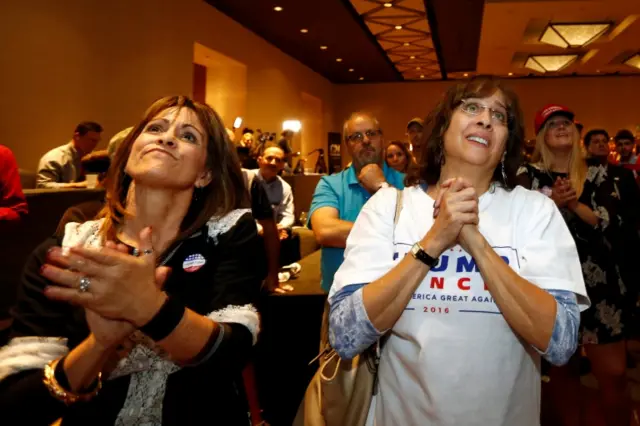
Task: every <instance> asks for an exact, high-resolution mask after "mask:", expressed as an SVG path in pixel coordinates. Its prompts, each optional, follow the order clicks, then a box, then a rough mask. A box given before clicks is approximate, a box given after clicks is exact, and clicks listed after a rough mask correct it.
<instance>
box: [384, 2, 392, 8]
mask: <svg viewBox="0 0 640 426" xmlns="http://www.w3.org/2000/svg"><path fill="white" fill-rule="evenodd" d="M391 6H393V5H392V4H391V3H385V4H384V7H391Z"/></svg>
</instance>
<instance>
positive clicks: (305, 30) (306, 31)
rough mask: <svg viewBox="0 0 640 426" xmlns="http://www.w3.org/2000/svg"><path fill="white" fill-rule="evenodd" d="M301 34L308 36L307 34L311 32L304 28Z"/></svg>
mask: <svg viewBox="0 0 640 426" xmlns="http://www.w3.org/2000/svg"><path fill="white" fill-rule="evenodd" d="M300 32H301V33H302V34H306V33H308V32H309V30H308V29H306V28H303V29H301V30H300Z"/></svg>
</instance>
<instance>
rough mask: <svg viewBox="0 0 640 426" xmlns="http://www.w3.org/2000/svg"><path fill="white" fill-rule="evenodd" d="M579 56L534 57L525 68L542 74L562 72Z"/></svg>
mask: <svg viewBox="0 0 640 426" xmlns="http://www.w3.org/2000/svg"><path fill="white" fill-rule="evenodd" d="M576 59H578V55H533V56H529V58H527V61H526V62H525V64H524V66H525V67H526V68H529V69H531V70H534V71H538V72H541V73H545V72H555V71H560V70H562V69H564V68H566V67H568V66H569V65H570V64H571V63H572V62H573V61H575V60H576Z"/></svg>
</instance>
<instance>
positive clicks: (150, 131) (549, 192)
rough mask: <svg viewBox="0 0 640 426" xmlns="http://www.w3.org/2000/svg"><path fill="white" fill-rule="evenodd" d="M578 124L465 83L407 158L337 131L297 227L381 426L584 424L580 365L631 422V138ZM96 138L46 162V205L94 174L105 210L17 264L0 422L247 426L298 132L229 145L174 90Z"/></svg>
mask: <svg viewBox="0 0 640 426" xmlns="http://www.w3.org/2000/svg"><path fill="white" fill-rule="evenodd" d="M528 118H532V119H533V122H534V131H535V134H536V139H535V142H533V143H531V144H529V145H527V144H526V141H525V138H524V134H525V121H527V119H528ZM576 123H577V122H576V116H575V114H574V112H573V110H572V109H571V108H568V107H565V106H562V105H557V104H550V105H546V106H543V107H542V108H541V109H540V110H539V111H538V113H537V114H536V116H535V117H524V116H523V113H522V110H521V108H520V103H519V99H518V95H517V94H516V93H515V92H513V91H512V90H510V89H509V88H508V87H507V86H505V84H504V83H503V82H502V81H501V80H499V79H496V78H493V77H485V76H480V77H475V78H472V79H469V80H466V81H463V82H459V83H456V84H454V85H453V86H452V87H451V88H450V89H449V90H448V91H447V93H446V94H445V95H444V96H443V98H442V99H441V100H439V102H438V104H437V105H436V106H435V108H433V110H432V111H431V112H430V113H429V114H427V116H426V118H425V119H420V118H414V119H412V120H410V121H409V122H408V124H407V126H406V140H405V141H398V140H393V141H389V142H388V143H386V142H385V138H384V133H383V129H382V128H381V126H380V124H379V121H378V119H377V118H376V117H374V116H373V115H371V114H369V113H366V112H354V113H353V114H352V115H351V116H350V117H349V118H348V119H347V120H346V121H345V122H344V125H343V129H342V135H343V143H344V144H345V146H346V148H347V151H348V153H349V155H350V157H351V159H352V162H351V164H350V165H349V166H348V167H346V168H345V169H344V170H343V171H342V172H339V173H336V174H333V175H330V176H323V177H322V178H321V179H320V181H319V183H318V185H317V187H316V189H315V192H314V195H313V199H312V203H311V206H310V208H309V213H308V223H307V226H308V227H309V228H310V229H311V230H312V231H313V233H314V235H315V238H316V240H317V242H318V243H319V244H320V245H321V247H322V249H321V250H322V257H321V276H320V277H318V278H319V279H320V280H321V286H322V288H323V289H324V290H325V291H327V292H328V295H329V296H328V301H327V306H326V309H325V313H324V317H325V321H324V323H325V330H324V331H325V332H326V333H325V332H323V333H322V334H323V336H324V335H326V338H323V341H322V342H321V344H322V346H323V347H332V348H334V349H335V350H336V351H337V352H338V353H339V354H340V356H341V357H342V358H344V359H351V358H353V357H355V356H356V355H358V354H361V353H363V352H364V351H366V350H367V349H368V348H370V347H372V345H378V344H379V345H380V348H381V350H380V358H379V367H378V370H377V392H376V393H375V395H371V405H370V409H369V422H370V423H369V424H374V423H375V424H378V425H401V424H424V425H478V426H486V425H519V426H520V425H523V426H527V425H531V426H534V425H538V424H540V412H541V406H540V401H541V392H542V393H543V394H544V395H551V396H552V398H543V399H544V401H551V402H550V403H547V402H545V403H544V404H543V406H542V411H543V412H545V413H546V414H548V415H549V416H550V417H549V418H553V421H554V422H555V423H554V424H558V425H563V426H565V425H566V426H570V425H579V424H581V423H580V421H581V415H582V414H583V410H582V409H581V407H580V404H581V401H582V397H581V387H580V363H581V360H583V359H588V361H589V362H590V369H591V372H592V373H593V375H594V376H595V378H596V379H597V381H598V395H599V402H600V404H601V406H602V411H603V413H604V416H605V418H606V420H607V424H608V425H612V426H623V425H624V426H628V425H629V422H630V418H631V399H630V394H629V389H628V383H627V380H626V367H627V363H628V361H629V360H628V359H627V350H626V349H627V348H626V342H627V339H629V338H630V337H632V336H633V335H634V331H635V326H634V318H635V317H634V315H635V308H636V302H637V300H638V290H637V286H636V284H635V274H634V270H633V263H634V261H635V260H636V259H637V258H638V252H637V250H638V249H639V248H640V237H639V233H638V225H639V224H640V217H639V215H640V190H639V187H638V183H637V181H636V175H635V171H636V169H635V167H636V163H637V157H636V152H637V151H636V141H635V138H634V137H633V134H632V133H631V132H629V131H628V130H621V131H618V132H617V133H616V135H615V137H614V138H613V142H612V141H610V138H609V134H608V133H607V132H606V131H605V130H603V129H591V130H589V131H588V132H587V133H586V134H585V135H584V137H582V135H581V129H580V128H579V127H578V126H577V125H576ZM101 132H102V127H101V126H100V125H99V124H97V123H93V122H84V123H81V124H79V125H78V126H77V128H76V129H75V132H74V134H73V138H72V140H71V141H70V142H69V143H68V144H66V145H63V146H61V147H59V148H56V149H54V150H52V151H50V152H48V153H47V154H45V155H44V156H43V158H42V160H41V161H40V166H39V171H38V185H39V186H40V187H43V188H54V189H60V188H65V189H68V188H79V187H83V186H84V187H86V183H83V182H86V177H85V176H86V174H87V173H95V174H98V175H99V176H100V179H99V185H100V186H101V187H102V188H104V190H105V192H106V197H105V201H104V203H102V202H97V203H94V204H93V205H92V206H85V208H82V209H80V211H78V209H76V210H74V211H73V214H69V215H65V217H64V218H63V219H62V220H61V223H60V226H59V228H58V231H57V232H56V233H55V235H54V236H52V237H51V238H48V239H47V240H46V241H44V242H43V243H42V244H41V245H40V246H39V247H38V248H36V249H35V251H34V252H33V254H32V255H31V256H30V258H29V259H28V260H27V262H26V265H25V269H24V274H23V277H22V283H21V287H20V291H19V296H18V301H17V303H16V305H15V307H14V309H13V312H12V316H13V324H12V327H11V331H10V338H11V340H10V341H9V343H8V344H7V345H6V346H4V347H3V348H1V349H0V407H1V411H2V412H3V414H5V415H11V416H13V415H15V416H19V418H20V419H21V422H22V423H24V424H51V423H52V422H53V421H55V420H56V419H59V418H62V419H63V424H64V425H74V424H120V425H133V424H167V425H168V424H199V423H201V422H202V419H210V420H211V422H213V423H215V422H216V421H218V422H219V423H220V424H225V425H241V424H244V425H246V424H247V410H248V407H247V398H246V395H245V389H244V387H243V381H242V379H241V373H242V370H243V368H244V366H245V365H246V363H247V360H248V359H249V357H250V353H251V347H252V345H254V344H255V343H256V341H257V339H258V335H259V331H260V317H259V314H258V312H257V309H256V298H257V296H258V294H259V292H260V289H261V288H262V287H263V286H266V288H267V289H268V290H271V291H286V290H287V289H286V287H285V286H283V285H281V284H280V283H279V281H280V280H279V277H278V272H279V271H280V268H281V267H282V266H283V265H286V264H288V263H290V262H292V261H295V260H297V259H296V258H295V255H296V251H299V250H298V249H297V248H296V242H295V235H294V233H293V232H292V227H293V225H294V224H295V221H296V220H295V217H294V213H293V212H294V200H293V197H294V194H293V191H292V188H291V186H290V185H289V184H288V183H287V182H286V181H285V179H283V178H282V175H283V174H286V173H290V172H291V166H292V159H293V157H294V152H293V149H292V145H291V140H292V137H293V133H292V132H290V131H285V132H283V133H282V135H281V136H282V137H281V139H279V140H278V141H275V135H274V134H265V133H262V132H260V137H259V139H258V140H255V139H254V136H256V135H257V133H258V132H254V131H252V130H251V129H248V128H247V129H244V130H243V131H242V134H241V136H240V137H239V138H238V140H237V141H236V140H235V139H236V137H235V136H236V135H235V132H234V131H233V130H230V129H227V128H225V126H224V124H223V122H222V120H221V119H220V117H219V116H218V115H217V114H216V112H215V111H214V110H213V109H212V108H211V107H209V106H207V105H204V104H201V103H198V102H195V101H193V100H191V99H189V98H186V97H183V96H172V97H166V98H162V99H160V100H158V101H156V102H154V103H153V104H152V105H151V106H150V107H149V109H148V110H147V111H146V112H145V114H144V115H143V118H142V119H141V120H140V121H139V122H138V123H137V124H136V125H135V126H133V127H131V128H128V129H125V130H123V131H122V132H120V133H119V134H118V135H116V136H115V137H114V138H113V139H112V141H111V142H110V144H109V147H108V148H107V150H105V151H100V152H94V153H92V151H93V150H94V149H95V147H96V145H97V144H98V142H99V141H100V135H101ZM612 147H613V151H612ZM0 148H2V147H0ZM525 158H526V160H525ZM0 165H2V168H1V169H0V170H1V171H2V174H0V177H1V178H2V181H1V182H0V188H2V201H1V203H2V204H0V219H8V220H19V219H20V218H21V217H24V215H26V214H28V212H27V206H26V203H25V202H24V196H23V195H22V192H21V191H20V189H19V177H18V175H17V165H16V163H15V159H14V158H13V156H12V154H11V152H10V151H9V150H7V149H4V148H2V149H0ZM5 165H7V166H6V167H5ZM541 363H542V364H541ZM543 375H544V376H545V377H546V378H548V380H546V383H545V384H544V385H543V380H542V377H543ZM544 395H543V396H544ZM213 402H215V407H212V403H213ZM33 406H37V407H38V409H37V410H33V409H32V407H33Z"/></svg>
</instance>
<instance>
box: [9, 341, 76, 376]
mask: <svg viewBox="0 0 640 426" xmlns="http://www.w3.org/2000/svg"><path fill="white" fill-rule="evenodd" d="M67 352H69V348H68V347H67V339H65V338H62V337H35V336H33V337H31V336H30V337H17V338H15V339H11V341H10V342H9V344H8V345H6V346H4V347H2V348H0V380H4V379H5V378H6V377H8V376H10V375H12V374H15V373H18V372H20V371H25V370H37V369H42V368H44V366H45V365H47V364H48V363H49V362H51V361H53V360H54V359H56V358H60V357H61V356H64V355H66V354H67Z"/></svg>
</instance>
